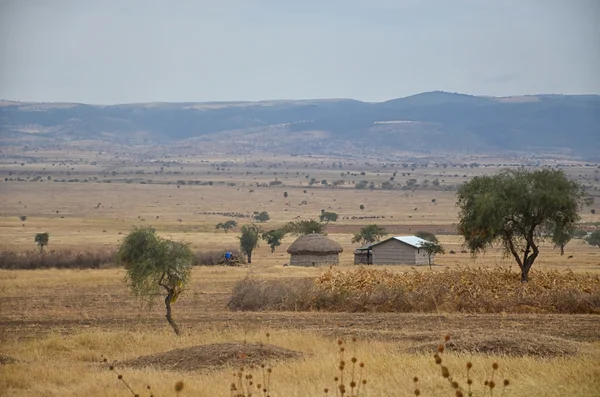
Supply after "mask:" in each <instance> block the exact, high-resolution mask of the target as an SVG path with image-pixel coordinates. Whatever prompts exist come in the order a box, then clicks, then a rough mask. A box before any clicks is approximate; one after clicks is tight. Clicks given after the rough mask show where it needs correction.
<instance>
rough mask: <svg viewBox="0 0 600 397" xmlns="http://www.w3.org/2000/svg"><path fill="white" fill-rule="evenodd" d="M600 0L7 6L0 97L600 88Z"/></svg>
mask: <svg viewBox="0 0 600 397" xmlns="http://www.w3.org/2000/svg"><path fill="white" fill-rule="evenodd" d="M598 70H600V2H599V1H596V0H571V1H566V0H565V1H563V0H547V1H542V0H526V1H523V0H521V1H517V0H490V1H483V0H456V1H453V2H448V1H444V0H430V1H426V2H425V1H418V0H404V1H400V0H372V1H369V2H367V1H360V0H345V1H341V0H331V1H327V2H323V4H321V3H320V2H318V1H316V0H306V1H303V2H279V1H274V0H255V1H243V0H223V1H220V2H209V1H197V2H193V1H179V2H177V3H176V6H169V5H168V4H167V3H166V2H163V1H158V0H152V1H141V0H132V1H129V2H127V3H126V4H121V2H118V1H116V0H107V1H103V2H82V1H76V0H57V1H45V0H31V1H28V2H23V1H17V0H5V1H3V2H2V3H0V98H3V99H8V100H21V101H40V102H42V101H45V102H81V103H96V104H115V103H134V102H138V103H139V102H203V101H257V100H273V99H318V98H352V99H358V100H363V101H383V100H387V99H392V98H398V97H406V96H409V95H413V94H417V93H421V92H427V91H436V90H440V91H448V92H460V93H466V94H472V95H489V96H511V95H531V94H599V93H600V74H599V73H598Z"/></svg>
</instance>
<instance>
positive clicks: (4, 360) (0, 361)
mask: <svg viewBox="0 0 600 397" xmlns="http://www.w3.org/2000/svg"><path fill="white" fill-rule="evenodd" d="M16 362H17V360H16V359H14V358H12V357H9V356H3V355H1V354H0V365H6V364H14V363H16Z"/></svg>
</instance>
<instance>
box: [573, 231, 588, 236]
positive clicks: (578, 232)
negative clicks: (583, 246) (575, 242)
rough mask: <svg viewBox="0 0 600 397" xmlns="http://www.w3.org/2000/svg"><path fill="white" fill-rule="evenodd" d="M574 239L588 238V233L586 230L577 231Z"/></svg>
mask: <svg viewBox="0 0 600 397" xmlns="http://www.w3.org/2000/svg"><path fill="white" fill-rule="evenodd" d="M572 236H573V238H584V237H585V236H587V232H586V231H585V230H581V229H577V230H574V231H573V233H572Z"/></svg>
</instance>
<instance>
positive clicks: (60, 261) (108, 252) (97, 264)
mask: <svg viewBox="0 0 600 397" xmlns="http://www.w3.org/2000/svg"><path fill="white" fill-rule="evenodd" d="M115 254H116V250H115V248H106V249H98V250H90V251H78V250H74V249H60V250H48V251H44V252H43V253H40V251H39V250H29V251H24V252H17V251H12V250H0V269H23V270H30V269H48V268H57V269H98V268H106V267H116V266H118V265H117V264H116V261H115Z"/></svg>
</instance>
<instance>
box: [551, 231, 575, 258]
mask: <svg viewBox="0 0 600 397" xmlns="http://www.w3.org/2000/svg"><path fill="white" fill-rule="evenodd" d="M573 233H574V230H563V229H562V228H558V227H556V228H554V232H553V233H552V242H553V243H554V248H560V254H561V255H564V254H565V246H566V245H567V244H568V243H569V241H571V239H572V238H573Z"/></svg>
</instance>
